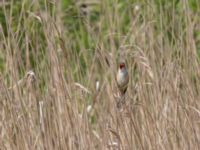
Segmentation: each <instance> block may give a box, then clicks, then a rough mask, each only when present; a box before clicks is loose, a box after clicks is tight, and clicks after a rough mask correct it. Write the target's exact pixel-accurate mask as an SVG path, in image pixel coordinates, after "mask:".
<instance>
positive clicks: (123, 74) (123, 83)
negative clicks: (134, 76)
mask: <svg viewBox="0 0 200 150" xmlns="http://www.w3.org/2000/svg"><path fill="white" fill-rule="evenodd" d="M128 82H129V75H128V70H127V68H126V65H125V63H124V62H121V63H119V68H118V72H117V86H118V89H119V91H120V97H123V96H124V95H125V93H126V90H127V88H128Z"/></svg>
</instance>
